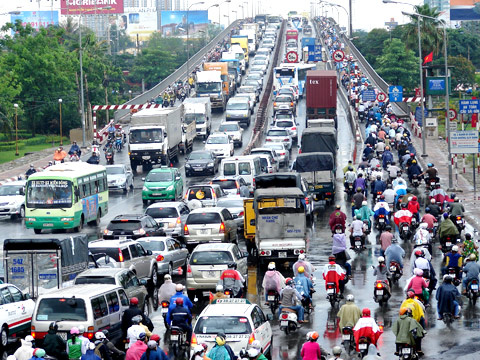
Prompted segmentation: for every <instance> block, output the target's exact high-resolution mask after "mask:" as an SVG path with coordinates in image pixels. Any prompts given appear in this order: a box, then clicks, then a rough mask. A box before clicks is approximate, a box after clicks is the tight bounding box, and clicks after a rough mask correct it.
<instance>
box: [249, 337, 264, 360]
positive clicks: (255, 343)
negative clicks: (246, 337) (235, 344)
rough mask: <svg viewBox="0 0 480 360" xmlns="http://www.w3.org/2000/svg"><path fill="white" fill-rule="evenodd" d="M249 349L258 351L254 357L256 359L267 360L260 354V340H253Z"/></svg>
mask: <svg viewBox="0 0 480 360" xmlns="http://www.w3.org/2000/svg"><path fill="white" fill-rule="evenodd" d="M250 346H251V348H250V349H255V350H257V351H258V357H256V358H255V359H257V360H267V358H266V356H265V355H263V354H262V344H260V341H258V340H253V341H252V344H251V345H250Z"/></svg>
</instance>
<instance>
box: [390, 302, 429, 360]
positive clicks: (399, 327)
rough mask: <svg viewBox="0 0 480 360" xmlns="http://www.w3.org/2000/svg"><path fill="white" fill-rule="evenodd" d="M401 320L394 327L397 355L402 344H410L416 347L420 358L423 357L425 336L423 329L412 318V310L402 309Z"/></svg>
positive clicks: (396, 321)
mask: <svg viewBox="0 0 480 360" xmlns="http://www.w3.org/2000/svg"><path fill="white" fill-rule="evenodd" d="M399 315H400V316H399V318H398V319H397V320H395V322H394V323H393V326H392V331H393V334H394V335H395V344H396V351H395V355H397V356H398V355H399V351H400V347H401V345H402V344H408V345H410V346H412V347H415V349H416V351H417V354H418V355H419V356H422V355H423V351H422V341H421V339H422V337H423V336H424V330H423V327H422V326H421V325H420V324H419V323H418V322H417V321H416V320H415V319H413V318H412V309H410V308H408V307H402V308H400V312H399Z"/></svg>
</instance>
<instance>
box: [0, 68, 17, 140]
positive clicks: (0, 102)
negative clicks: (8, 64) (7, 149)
mask: <svg viewBox="0 0 480 360" xmlns="http://www.w3.org/2000/svg"><path fill="white" fill-rule="evenodd" d="M0 60H1V58H0ZM0 64H1V62H0ZM21 91H22V87H21V85H20V84H19V82H18V79H17V78H16V74H15V73H14V72H13V71H6V69H5V68H4V67H3V66H1V65H0V94H2V96H0V131H2V133H3V134H4V135H5V136H7V137H10V138H11V135H12V130H13V129H14V128H15V124H14V122H13V121H14V120H13V118H14V113H15V110H14V107H13V104H14V103H15V101H16V99H17V97H18V95H19V94H20V93H21ZM19 105H20V111H19V113H20V115H21V112H22V110H21V105H22V104H19ZM17 111H18V109H17Z"/></svg>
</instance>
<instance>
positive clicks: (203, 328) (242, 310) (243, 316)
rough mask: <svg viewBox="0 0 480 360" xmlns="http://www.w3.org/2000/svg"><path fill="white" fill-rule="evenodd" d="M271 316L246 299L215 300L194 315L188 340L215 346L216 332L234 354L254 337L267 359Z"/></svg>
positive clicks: (271, 335) (269, 357)
mask: <svg viewBox="0 0 480 360" xmlns="http://www.w3.org/2000/svg"><path fill="white" fill-rule="evenodd" d="M271 319H273V316H272V315H271V314H269V315H268V316H267V315H265V314H264V312H263V310H262V309H261V308H260V306H258V305H257V304H253V303H251V302H250V301H249V300H247V299H218V300H215V301H214V302H213V303H212V304H209V305H207V306H206V307H205V308H204V309H203V311H202V312H201V313H200V315H199V316H198V317H197V322H196V323H195V326H194V327H193V335H192V339H194V342H195V343H197V344H207V346H208V351H210V349H211V348H212V347H213V346H215V337H216V336H217V334H218V333H224V334H225V340H226V341H227V343H228V344H229V345H230V347H231V348H232V350H233V352H234V353H235V354H238V353H239V352H240V351H241V350H242V349H247V348H249V346H250V345H251V343H252V341H253V339H254V340H258V341H259V342H260V347H261V349H262V353H263V354H264V355H265V356H266V357H267V358H268V359H271V358H272V353H273V351H272V344H273V342H272V341H273V332H272V327H271V325H270V322H269V320H271ZM192 346H193V345H192ZM292 358H293V357H292Z"/></svg>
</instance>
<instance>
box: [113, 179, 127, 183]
mask: <svg viewBox="0 0 480 360" xmlns="http://www.w3.org/2000/svg"><path fill="white" fill-rule="evenodd" d="M115 182H116V183H117V184H125V179H117V180H116V181H115Z"/></svg>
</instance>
